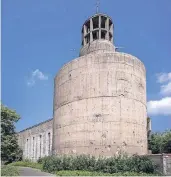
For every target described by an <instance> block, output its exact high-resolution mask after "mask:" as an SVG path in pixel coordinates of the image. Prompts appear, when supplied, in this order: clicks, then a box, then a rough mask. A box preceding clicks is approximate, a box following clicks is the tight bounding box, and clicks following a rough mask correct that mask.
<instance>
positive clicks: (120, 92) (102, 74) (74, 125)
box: [52, 14, 147, 156]
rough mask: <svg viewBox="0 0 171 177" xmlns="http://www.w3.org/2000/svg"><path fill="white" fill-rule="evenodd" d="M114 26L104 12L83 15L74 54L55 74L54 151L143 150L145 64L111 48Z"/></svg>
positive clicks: (108, 152) (101, 152) (100, 152)
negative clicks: (84, 17) (76, 55)
mask: <svg viewBox="0 0 171 177" xmlns="http://www.w3.org/2000/svg"><path fill="white" fill-rule="evenodd" d="M113 28H114V25H113V22H112V19H111V18H110V17H109V16H107V15H105V14H95V15H94V16H92V17H90V18H89V19H88V20H86V21H85V23H84V24H83V26H82V30H81V33H82V44H81V49H80V54H79V57H78V58H76V59H74V60H72V61H70V62H69V63H67V64H65V65H64V66H63V67H62V68H61V69H60V71H59V72H58V74H57V75H56V77H55V82H54V85H55V86H54V117H53V149H52V150H53V154H90V155H95V156H99V155H102V156H112V155H116V154H118V153H123V152H125V153H127V154H130V155H132V154H135V153H137V154H139V155H142V154H147V129H146V126H147V112H146V71H145V67H144V64H143V63H142V62H141V61H140V60H139V59H138V58H136V57H135V56H133V55H130V54H126V53H122V52H116V51H115V46H114V45H113V37H114V32H113Z"/></svg>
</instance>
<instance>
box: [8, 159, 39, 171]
mask: <svg viewBox="0 0 171 177" xmlns="http://www.w3.org/2000/svg"><path fill="white" fill-rule="evenodd" d="M8 166H21V167H31V168H36V169H39V170H42V164H39V163H36V162H30V161H18V162H13V163H11V164H9V165H8Z"/></svg>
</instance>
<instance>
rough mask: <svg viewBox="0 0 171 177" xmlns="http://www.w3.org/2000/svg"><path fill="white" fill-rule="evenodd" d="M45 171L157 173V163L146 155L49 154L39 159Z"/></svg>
mask: <svg viewBox="0 0 171 177" xmlns="http://www.w3.org/2000/svg"><path fill="white" fill-rule="evenodd" d="M38 163H40V164H42V168H43V170H44V171H47V172H49V173H55V172H57V171H63V170H71V171H74V170H82V171H90V172H91V171H93V172H102V173H110V174H113V173H125V172H135V173H149V174H152V173H156V171H155V170H156V165H155V164H154V163H153V162H152V161H151V160H150V159H148V157H146V156H138V155H134V156H131V157H128V156H121V155H120V156H118V157H110V158H102V157H99V158H98V159H96V158H95V157H93V156H87V155H79V156H66V155H64V156H49V157H44V158H41V159H39V160H38Z"/></svg>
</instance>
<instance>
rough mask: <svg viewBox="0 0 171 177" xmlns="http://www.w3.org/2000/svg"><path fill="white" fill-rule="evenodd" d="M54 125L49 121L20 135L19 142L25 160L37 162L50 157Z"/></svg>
mask: <svg viewBox="0 0 171 177" xmlns="http://www.w3.org/2000/svg"><path fill="white" fill-rule="evenodd" d="M52 123H53V120H52V119H50V120H47V121H45V122H42V123H40V124H38V125H35V126H33V127H30V128H27V129H25V130H23V131H21V132H19V133H18V142H19V145H20V147H21V149H22V150H23V158H24V159H31V160H33V161H36V160H38V159H39V157H44V156H48V155H50V154H51V151H52V136H53V131H52Z"/></svg>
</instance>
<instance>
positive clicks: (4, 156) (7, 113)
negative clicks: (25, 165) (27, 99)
mask: <svg viewBox="0 0 171 177" xmlns="http://www.w3.org/2000/svg"><path fill="white" fill-rule="evenodd" d="M19 119H20V116H19V115H18V114H17V113H16V112H15V111H14V110H11V109H9V108H7V107H6V106H4V105H2V104H1V160H2V161H3V162H5V163H10V162H13V161H17V160H20V159H21V157H22V151H21V149H20V148H19V145H18V140H17V134H16V132H15V123H16V122H17V121H18V120H19Z"/></svg>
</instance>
